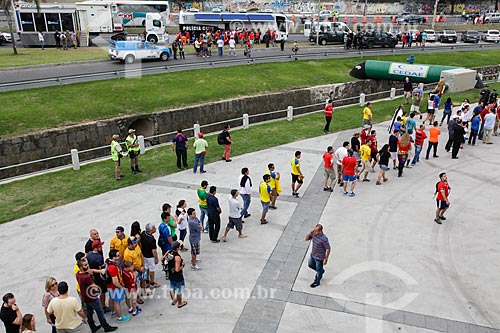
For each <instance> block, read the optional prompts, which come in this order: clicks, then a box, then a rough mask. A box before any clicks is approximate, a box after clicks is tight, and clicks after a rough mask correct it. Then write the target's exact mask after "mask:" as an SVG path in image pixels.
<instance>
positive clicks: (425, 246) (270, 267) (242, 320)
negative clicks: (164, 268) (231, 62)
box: [0, 123, 500, 333]
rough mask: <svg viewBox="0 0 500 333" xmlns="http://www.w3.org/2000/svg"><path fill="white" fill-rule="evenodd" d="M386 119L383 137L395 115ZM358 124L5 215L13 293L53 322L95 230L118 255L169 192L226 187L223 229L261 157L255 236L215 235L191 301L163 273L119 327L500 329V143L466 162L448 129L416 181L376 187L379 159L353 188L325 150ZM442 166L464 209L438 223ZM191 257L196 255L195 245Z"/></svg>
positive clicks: (184, 194) (189, 278) (192, 198)
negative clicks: (60, 289)
mask: <svg viewBox="0 0 500 333" xmlns="http://www.w3.org/2000/svg"><path fill="white" fill-rule="evenodd" d="M375 129H377V131H378V142H379V147H381V146H382V145H383V143H385V142H387V138H388V134H387V130H386V129H387V123H382V124H377V125H376V126H375ZM442 131H443V132H446V131H445V130H444V128H442ZM353 132H354V130H349V131H345V132H341V133H334V134H329V135H322V136H319V137H317V138H314V139H308V140H303V141H297V142H293V143H290V144H287V145H283V146H279V147H274V148H270V149H263V150H260V151H258V152H255V153H251V154H247V155H243V156H238V157H235V158H233V162H231V163H225V162H223V161H220V162H216V163H212V164H209V165H207V166H206V169H207V171H208V172H207V173H205V174H204V175H200V174H199V173H198V174H193V172H192V171H191V170H186V171H183V172H179V173H176V174H173V175H170V176H165V177H161V178H157V179H153V180H150V181H147V182H145V183H142V184H139V185H135V186H131V187H126V188H123V189H120V190H116V191H111V192H108V193H105V194H102V195H98V196H95V197H92V198H89V199H85V200H81V201H78V202H74V203H71V204H68V205H65V206H61V207H57V208H53V209H50V210H47V211H45V212H41V213H38V214H35V215H32V216H29V217H26V218H23V219H19V220H16V221H12V222H9V223H5V224H3V225H0V231H1V234H2V235H3V237H4V240H5V241H4V242H3V245H2V249H3V251H2V252H3V253H4V256H3V257H2V260H1V267H2V269H1V271H0V285H1V286H2V294H3V293H5V292H13V293H14V294H15V295H16V297H17V303H18V305H19V306H20V308H21V311H22V312H23V314H24V313H34V314H35V316H36V318H37V328H38V331H40V332H48V331H49V326H48V324H46V323H45V319H44V318H45V316H44V314H43V309H42V307H41V298H42V295H43V287H44V282H45V279H46V277H47V276H54V277H56V278H57V279H58V281H62V280H66V281H69V282H70V294H72V295H73V296H76V292H75V290H74V276H73V265H74V254H75V253H76V252H77V251H83V248H84V244H85V242H86V240H87V239H88V234H89V230H90V228H93V227H95V228H97V229H98V230H99V232H100V235H101V239H102V240H103V241H104V242H105V245H104V250H105V252H106V253H107V250H108V249H109V240H110V239H111V238H112V237H113V236H114V230H115V227H116V226H117V225H123V226H124V227H125V230H126V233H127V234H128V232H129V230H130V225H131V223H132V222H133V221H135V220H137V221H139V222H140V223H141V226H142V227H143V228H144V226H145V224H146V223H148V222H153V223H158V222H159V221H160V218H159V215H160V208H161V205H162V204H163V203H165V202H168V203H170V204H171V205H172V206H175V205H176V204H177V202H178V201H179V200H180V199H185V200H187V203H188V207H195V208H197V207H198V203H197V198H196V189H197V187H198V186H199V184H200V182H201V180H203V179H206V180H208V181H209V183H210V185H215V186H217V187H218V194H217V196H218V197H219V200H220V202H221V207H222V210H223V215H222V225H221V236H222V232H223V230H224V228H225V225H226V223H227V212H228V207H227V199H228V198H229V192H230V190H231V188H235V187H237V185H238V182H237V180H238V176H239V174H240V170H241V168H242V167H248V168H249V169H250V176H251V178H252V181H253V191H254V193H253V195H252V200H253V201H252V204H251V206H250V213H251V214H252V216H251V217H250V218H248V219H246V223H245V224H244V232H245V233H246V234H247V235H248V238H246V239H238V238H237V237H236V232H235V231H232V232H231V233H230V234H229V237H228V238H229V241H228V242H227V243H219V244H212V243H211V242H210V241H209V240H208V235H207V234H203V235H202V244H201V252H202V254H201V256H200V258H201V259H202V262H201V263H200V266H201V267H202V270H201V271H197V272H194V271H191V270H190V269H189V263H187V264H186V269H185V270H184V276H185V279H186V287H187V295H186V296H187V298H188V299H187V300H188V303H189V304H188V305H187V306H186V307H184V308H182V309H177V308H176V307H173V306H171V305H170V300H169V297H168V292H167V289H166V287H164V286H168V282H167V281H165V279H164V276H163V273H162V272H161V271H159V272H158V273H157V280H159V282H160V283H161V284H162V288H159V289H156V290H155V293H154V296H153V297H152V298H151V299H146V302H145V304H144V305H143V306H142V307H143V310H144V311H143V312H142V313H141V314H140V315H139V316H137V317H133V318H132V319H131V320H130V321H129V322H127V323H124V324H119V325H118V326H119V327H120V329H119V331H120V332H137V331H138V330H142V331H144V332H166V331H167V330H168V331H172V330H189V331H197V332H198V331H200V332H201V331H204V332H231V331H234V332H276V331H277V332H304V331H311V332H453V333H455V332H470V333H473V332H500V312H499V311H498V309H499V305H500V301H499V300H500V280H499V279H498V272H500V241H499V240H500V228H498V226H497V224H498V221H499V213H500V209H499V208H498V206H496V200H495V198H496V195H495V193H498V192H497V191H498V190H499V185H500V174H498V173H497V172H495V171H494V170H495V168H496V166H497V165H498V164H499V163H500V151H499V150H498V148H497V145H498V144H500V140H498V139H497V138H496V137H494V138H493V140H494V144H493V145H483V144H481V141H480V143H479V144H478V145H477V146H475V147H471V146H466V147H465V149H464V150H463V151H461V152H460V154H459V157H460V159H458V160H452V159H451V157H450V155H449V154H448V153H446V152H445V151H444V149H443V147H444V143H445V141H446V139H447V133H445V134H442V135H441V137H440V147H439V155H440V157H439V158H437V159H431V160H429V161H425V160H424V157H422V158H421V161H420V162H419V163H418V164H417V166H416V167H414V168H412V169H405V172H404V175H403V177H402V178H397V175H396V171H393V170H391V171H389V172H388V177H389V181H388V182H387V183H384V184H383V185H382V186H376V185H375V179H376V175H377V174H378V167H377V168H376V171H377V173H370V175H369V178H370V179H371V180H372V181H371V182H369V183H358V184H357V186H356V189H355V192H356V196H355V197H353V198H351V197H343V196H342V195H341V191H340V189H338V188H335V189H334V192H333V193H330V192H324V191H323V190H322V181H323V166H322V161H321V156H322V154H323V152H324V151H325V148H326V147H327V146H329V145H333V146H334V147H335V148H337V147H339V146H340V145H341V144H342V142H343V141H346V140H350V138H351V136H352V133H353ZM235 139H236V142H238V141H237V138H235ZM426 146H427V143H426V144H425V147H424V149H425V148H426ZM295 150H301V151H302V159H301V166H302V170H303V172H304V175H305V183H304V186H303V187H302V189H301V190H300V194H301V197H300V198H294V197H292V196H291V190H290V184H289V183H290V160H291V159H292V157H293V154H294V152H295ZM208 154H210V150H209V151H208ZM269 162H273V163H275V165H276V169H277V171H279V172H280V173H281V175H282V187H283V193H282V195H281V196H280V197H279V199H278V202H277V206H278V209H277V210H275V211H270V212H269V213H268V220H269V222H270V223H269V224H268V225H260V224H259V222H258V221H259V216H260V208H261V206H260V202H259V198H258V184H259V183H260V181H261V176H262V174H263V173H264V172H265V171H266V169H267V164H268V163H269ZM158 167H160V166H158ZM111 169H112V164H111V162H110V170H111ZM442 171H446V172H447V173H448V175H449V182H450V185H451V188H452V191H451V196H450V201H451V208H450V210H449V212H448V214H447V218H448V219H447V220H446V221H444V223H443V224H442V225H437V224H436V223H434V222H433V215H434V211H435V200H434V198H433V193H434V186H435V183H436V182H437V181H438V174H439V173H440V172H442ZM146 172H147V170H146ZM111 174H112V172H111V171H110V175H111ZM127 177H132V176H131V175H127ZM110 181H113V180H112V178H110ZM47 190H50V185H48V187H47ZM131 202H132V203H135V209H131V208H130V203H131ZM316 223H321V224H323V226H324V230H325V233H326V235H327V236H328V237H329V239H330V242H331V244H332V247H333V252H332V256H331V259H330V261H329V263H328V265H327V266H325V269H326V273H325V275H324V278H323V280H322V282H321V285H320V286H319V287H317V288H315V289H312V288H310V287H309V284H310V283H311V282H312V280H313V277H314V272H313V271H312V270H310V269H309V268H308V267H307V258H308V257H309V253H308V252H309V242H306V241H304V237H305V234H306V233H307V232H309V231H310V230H311V229H312V227H313V226H314V225H315V224H316ZM188 247H189V245H188ZM181 255H182V256H183V257H184V259H185V260H186V261H189V252H183V253H181ZM124 308H125V307H124ZM108 319H109V322H110V323H113V322H114V320H112V319H110V318H109V316H108Z"/></svg>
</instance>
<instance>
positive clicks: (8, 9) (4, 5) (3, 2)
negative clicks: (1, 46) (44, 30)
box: [0, 0, 40, 54]
mask: <svg viewBox="0 0 500 333" xmlns="http://www.w3.org/2000/svg"><path fill="white" fill-rule="evenodd" d="M34 3H35V5H36V8H37V10H38V11H39V12H40V2H39V0H34ZM13 5H14V1H13V0H0V9H1V10H2V11H3V12H4V13H5V16H7V24H8V25H9V33H10V35H11V37H12V50H13V51H14V54H17V44H16V34H15V33H14V29H13V27H12V25H13V23H12V15H11V13H12V11H13V10H14V7H13Z"/></svg>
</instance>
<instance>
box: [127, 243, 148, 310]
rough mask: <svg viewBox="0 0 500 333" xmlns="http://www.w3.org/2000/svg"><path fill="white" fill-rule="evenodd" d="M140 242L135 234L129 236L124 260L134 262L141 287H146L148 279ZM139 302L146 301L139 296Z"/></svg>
mask: <svg viewBox="0 0 500 333" xmlns="http://www.w3.org/2000/svg"><path fill="white" fill-rule="evenodd" d="M138 243H139V238H137V237H135V236H130V237H129V238H128V240H127V244H128V246H127V248H126V249H125V252H124V253H123V261H130V262H131V263H132V265H133V266H134V270H135V271H136V272H137V280H139V282H140V285H141V288H142V289H144V288H145V287H146V281H145V280H144V257H143V256H142V251H141V248H140V247H139V246H138ZM137 303H139V304H143V303H144V301H143V300H142V299H140V297H139V296H138V297H137Z"/></svg>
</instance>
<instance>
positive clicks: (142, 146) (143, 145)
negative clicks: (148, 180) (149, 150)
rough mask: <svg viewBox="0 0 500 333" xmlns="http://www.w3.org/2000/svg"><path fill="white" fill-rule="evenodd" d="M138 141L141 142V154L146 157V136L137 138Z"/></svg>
mask: <svg viewBox="0 0 500 333" xmlns="http://www.w3.org/2000/svg"><path fill="white" fill-rule="evenodd" d="M137 140H138V141H139V150H140V151H141V154H142V155H144V154H145V153H146V145H145V144H144V135H139V136H137Z"/></svg>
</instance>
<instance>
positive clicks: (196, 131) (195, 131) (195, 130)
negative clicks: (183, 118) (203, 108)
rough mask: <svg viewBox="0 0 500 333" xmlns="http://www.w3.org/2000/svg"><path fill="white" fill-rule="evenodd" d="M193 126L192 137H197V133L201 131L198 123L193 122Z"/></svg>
mask: <svg viewBox="0 0 500 333" xmlns="http://www.w3.org/2000/svg"><path fill="white" fill-rule="evenodd" d="M193 128H194V137H195V138H197V137H198V134H199V133H200V132H201V130H200V124H198V123H196V124H194V126H193Z"/></svg>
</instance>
